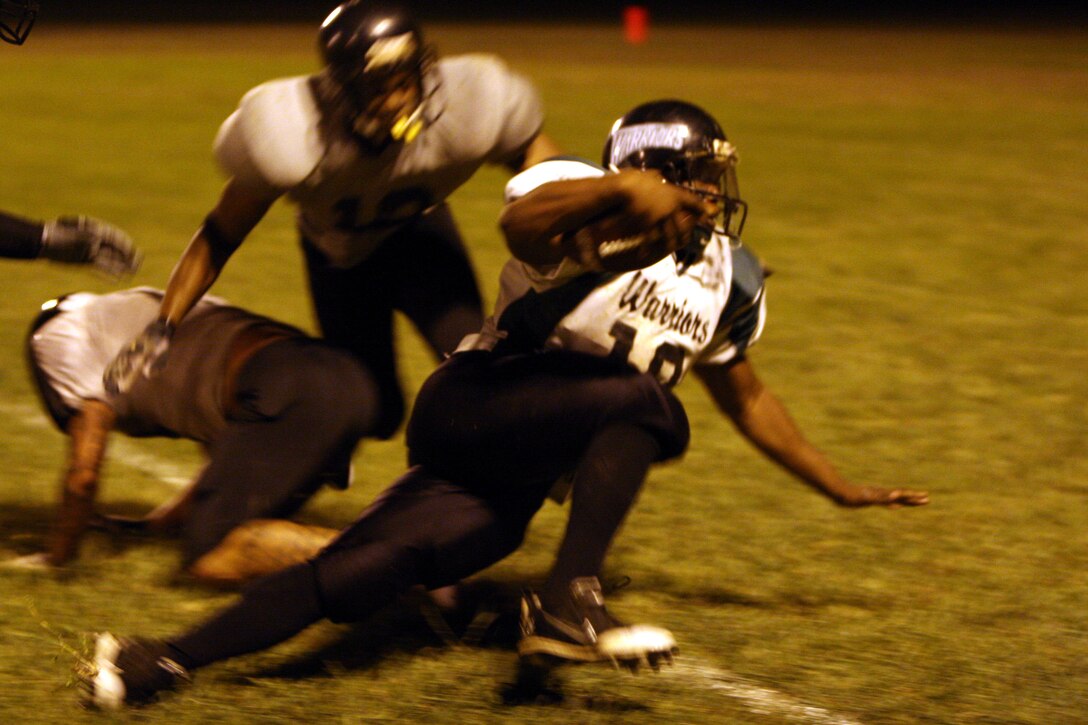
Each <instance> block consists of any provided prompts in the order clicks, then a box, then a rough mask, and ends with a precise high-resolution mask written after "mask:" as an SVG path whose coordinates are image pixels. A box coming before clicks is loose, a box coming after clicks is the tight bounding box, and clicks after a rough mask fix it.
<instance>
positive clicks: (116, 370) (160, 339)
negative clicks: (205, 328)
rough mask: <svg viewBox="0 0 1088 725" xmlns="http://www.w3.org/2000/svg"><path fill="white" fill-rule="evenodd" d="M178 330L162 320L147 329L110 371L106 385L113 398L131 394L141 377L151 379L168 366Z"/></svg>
mask: <svg viewBox="0 0 1088 725" xmlns="http://www.w3.org/2000/svg"><path fill="white" fill-rule="evenodd" d="M173 335H174V326H173V325H171V324H170V323H169V322H167V321H166V320H162V319H158V320H155V321H154V322H152V323H151V324H150V325H148V326H147V327H146V328H144V331H143V332H141V333H140V334H139V335H137V336H136V339H134V340H133V341H132V342H130V343H129V344H128V346H127V347H125V349H123V350H122V351H121V352H119V353H117V357H115V358H114V359H113V362H111V363H110V364H109V366H108V367H107V368H106V372H105V373H104V374H103V375H102V384H103V385H104V386H105V387H106V392H107V393H109V394H110V395H118V394H120V393H126V392H128V390H129V388H131V387H132V385H133V383H135V382H136V379H137V378H139V377H140V376H141V375H142V376H144V377H151V376H152V375H154V374H155V373H157V372H158V371H160V370H162V368H163V366H164V365H166V354H167V352H168V351H169V349H170V338H171V337H173Z"/></svg>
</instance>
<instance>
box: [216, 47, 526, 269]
mask: <svg viewBox="0 0 1088 725" xmlns="http://www.w3.org/2000/svg"><path fill="white" fill-rule="evenodd" d="M424 95H425V96H426V97H427V106H426V111H425V113H426V116H427V119H428V123H427V125H426V126H425V127H424V129H423V130H422V132H421V133H420V134H419V136H418V138H416V139H415V141H413V142H412V143H410V144H400V143H393V144H391V145H390V146H389V147H387V148H386V149H384V150H383V151H381V152H379V153H377V154H373V155H372V154H368V153H366V152H365V151H364V150H363V149H362V148H361V147H360V146H359V144H358V143H357V142H356V141H355V140H354V139H353V138H352V137H351V136H350V134H349V133H348V132H347V130H346V124H345V123H343V122H342V120H340V119H336V118H333V117H332V116H335V114H336V112H335V111H332V110H329V109H323V108H321V107H320V106H319V103H318V101H317V97H316V96H315V93H314V78H313V77H310V76H300V77H295V78H286V79H281V80H275V81H270V82H268V83H264V84H262V85H260V86H257V87H256V88H254V89H253V90H251V91H250V92H249V93H247V94H246V95H245V97H244V98H243V99H242V101H241V103H240V104H239V107H238V110H236V111H235V112H234V113H233V114H232V115H231V116H230V117H229V118H228V119H227V120H226V121H225V122H224V123H223V126H222V128H220V130H219V135H218V136H217V138H216V141H215V151H216V155H217V157H218V159H219V162H220V164H221V165H222V167H223V168H224V170H225V171H226V172H227V173H229V174H230V175H231V176H232V177H234V178H235V180H237V181H238V182H239V183H241V184H243V185H244V186H245V187H247V188H249V189H251V190H252V191H253V192H254V193H256V194H258V195H263V196H266V197H268V198H275V197H278V196H280V195H281V194H288V195H289V197H290V198H291V199H292V200H293V201H294V202H296V203H297V204H298V207H299V212H298V216H299V226H300V228H301V230H302V233H303V235H304V236H305V237H306V238H308V239H309V240H310V241H311V242H313V244H314V245H315V246H316V247H317V248H318V249H320V250H321V251H322V252H323V253H324V254H325V255H326V257H327V258H328V260H329V262H330V263H331V264H333V265H334V266H337V267H352V266H354V265H356V264H358V263H359V262H361V261H362V260H363V259H365V258H366V257H367V256H368V255H369V254H370V253H371V252H372V251H373V250H374V249H375V248H376V247H377V245H378V244H379V243H380V242H381V240H382V239H384V238H385V237H386V236H387V235H389V234H390V233H391V232H393V231H394V230H396V229H397V227H398V226H400V225H401V224H403V223H404V222H406V221H408V220H410V219H412V218H414V217H416V216H418V215H419V214H421V213H424V212H425V211H426V210H427V209H430V208H432V207H434V206H435V205H436V204H439V203H440V202H442V201H443V200H444V199H445V198H446V197H447V196H449V195H450V194H451V193H452V192H453V191H454V190H455V189H457V188H458V187H459V186H461V185H462V184H463V183H465V182H466V181H467V180H468V179H469V178H470V177H471V176H472V175H473V173H475V172H476V170H477V169H478V168H479V167H480V166H481V165H483V164H485V163H491V164H501V163H506V162H509V161H512V160H514V159H516V158H517V157H518V156H520V155H521V153H522V152H524V150H525V149H526V147H527V146H528V145H529V143H530V142H531V141H532V140H533V139H534V138H535V137H536V135H537V134H538V133H539V132H540V127H541V125H542V123H543V110H542V107H541V103H540V99H539V97H538V94H537V92H536V90H535V89H534V88H533V86H532V84H531V83H529V81H528V80H527V79H525V78H524V77H522V76H520V75H517V74H515V73H513V72H512V71H510V70H509V69H508V68H507V67H506V66H505V65H504V64H503V63H502V62H501V61H500V60H498V59H497V58H494V57H492V56H487V55H466V56H454V57H449V58H443V59H441V60H439V61H438V62H437V63H436V64H435V66H434V67H433V68H432V69H431V71H429V72H428V73H427V75H426V77H425V78H424Z"/></svg>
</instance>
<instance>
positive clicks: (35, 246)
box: [0, 212, 43, 259]
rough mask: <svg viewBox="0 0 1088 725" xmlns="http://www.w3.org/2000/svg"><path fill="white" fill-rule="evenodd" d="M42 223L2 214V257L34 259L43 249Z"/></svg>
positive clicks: (0, 223) (0, 253)
mask: <svg viewBox="0 0 1088 725" xmlns="http://www.w3.org/2000/svg"><path fill="white" fill-rule="evenodd" d="M42 228H43V226H42V223H41V222H32V221H30V220H29V219H23V218H22V217H17V216H12V215H11V214H5V213H4V212H0V257H7V258H9V259H34V258H35V257H37V256H38V254H39V252H41V249H42Z"/></svg>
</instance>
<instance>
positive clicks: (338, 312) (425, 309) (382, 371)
mask: <svg viewBox="0 0 1088 725" xmlns="http://www.w3.org/2000/svg"><path fill="white" fill-rule="evenodd" d="M303 249H304V251H305V253H306V268H307V272H308V274H309V282H310V294H311V297H312V298H313V302H314V310H315V312H316V314H317V319H318V322H319V323H320V326H321V333H322V336H323V337H324V338H325V339H326V340H328V341H329V342H331V343H333V344H335V345H338V346H340V347H343V348H345V349H347V350H349V351H350V352H351V353H352V354H354V355H355V356H356V357H357V358H358V359H359V361H360V362H361V363H362V364H363V366H364V367H366V369H367V370H368V371H369V372H370V374H371V375H372V376H373V377H374V379H375V380H376V381H377V383H378V389H379V397H378V399H377V404H378V405H379V406H380V407H379V409H380V415H379V419H378V424H377V426H376V428H375V431H374V435H375V436H377V437H382V438H387V437H389V436H391V435H392V434H393V433H394V432H395V431H396V430H397V428H398V427H400V424H401V421H402V420H403V419H404V410H405V403H404V393H403V391H402V390H401V387H400V383H399V381H398V379H397V364H396V356H395V349H394V348H395V346H394V341H393V322H394V320H393V312H394V311H399V312H402V313H404V314H405V315H406V316H407V317H408V319H409V320H411V321H412V324H413V325H415V326H416V329H417V330H419V333H420V335H422V336H423V338H424V339H425V340H426V341H427V344H428V345H430V347H431V349H432V350H433V351H434V353H435V355H436V356H438V357H440V356H442V355H444V354H447V353H449V352H452V351H453V349H454V348H456V347H457V344H458V343H459V342H460V341H461V338H463V337H464V336H465V335H468V334H470V333H473V332H478V331H479V330H480V327H481V326H482V325H483V311H482V303H481V300H480V291H479V288H478V287H477V285H476V277H475V275H474V273H473V271H472V265H471V263H470V262H469V259H468V253H467V252H466V251H465V247H464V244H463V242H462V241H461V235H460V233H459V232H458V231H457V226H456V224H455V223H454V221H453V215H452V214H451V213H450V210H449V207H448V206H447V205H446V204H441V205H439V206H437V207H436V208H434V209H433V210H431V211H430V212H429V213H427V214H424V215H422V216H420V217H419V218H418V219H416V220H415V221H413V222H411V223H410V224H408V225H407V226H405V227H403V228H402V229H399V230H397V231H396V232H395V233H393V234H392V235H390V236H389V237H388V238H386V239H385V240H383V241H382V243H381V246H379V247H378V248H377V249H376V250H375V251H374V252H373V253H372V254H371V255H370V256H369V257H367V258H366V259H365V260H363V261H362V262H360V263H359V264H357V265H356V266H354V267H351V268H349V269H341V268H338V267H333V266H330V265H329V263H328V260H327V259H326V258H325V255H324V254H322V252H321V251H319V250H318V249H317V248H316V247H314V246H313V245H312V244H311V243H310V242H308V241H307V240H305V239H304V240H303Z"/></svg>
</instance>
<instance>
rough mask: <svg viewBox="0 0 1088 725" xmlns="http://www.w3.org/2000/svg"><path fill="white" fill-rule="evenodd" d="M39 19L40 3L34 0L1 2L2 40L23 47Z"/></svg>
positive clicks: (0, 23)
mask: <svg viewBox="0 0 1088 725" xmlns="http://www.w3.org/2000/svg"><path fill="white" fill-rule="evenodd" d="M37 18H38V3H36V2H33V0H0V38H2V39H3V40H4V41H6V42H8V43H13V44H15V45H22V44H23V43H25V42H26V36H28V35H30V29H31V28H32V27H34V21H35V20H37Z"/></svg>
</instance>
